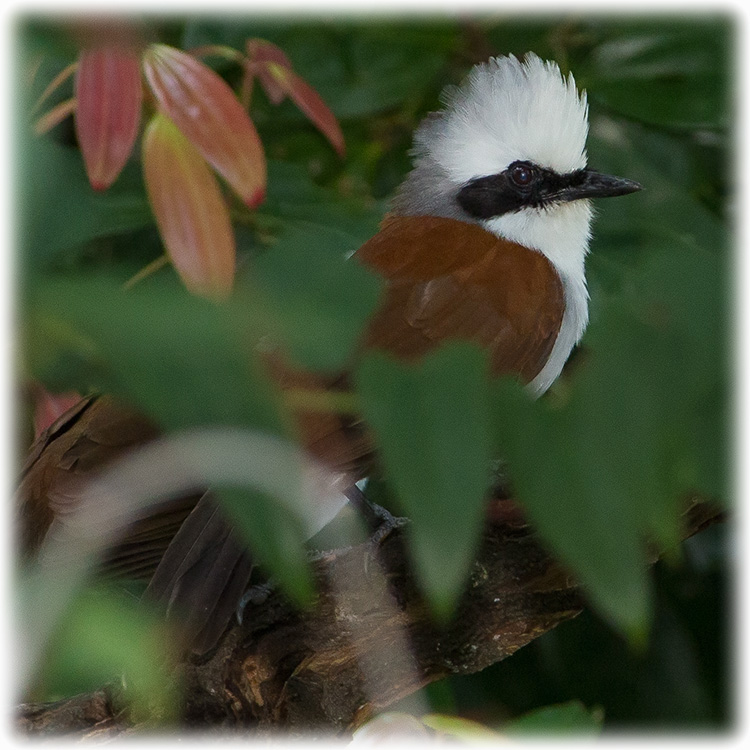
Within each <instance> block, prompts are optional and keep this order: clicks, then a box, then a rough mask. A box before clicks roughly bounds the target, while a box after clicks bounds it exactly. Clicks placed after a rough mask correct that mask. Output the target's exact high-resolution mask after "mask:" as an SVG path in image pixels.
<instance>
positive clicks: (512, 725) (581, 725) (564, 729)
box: [503, 701, 604, 737]
mask: <svg viewBox="0 0 750 750" xmlns="http://www.w3.org/2000/svg"><path fill="white" fill-rule="evenodd" d="M603 720H604V715H603V713H602V711H601V710H599V709H594V710H592V711H589V710H588V709H587V708H586V707H585V706H584V705H583V704H582V703H579V702H578V701H570V702H569V703H560V704H559V705H556V706H545V707H544V708H537V709H536V710H535V711H529V712H528V713H527V714H524V715H523V716H519V717H518V718H516V719H513V721H509V722H507V723H506V724H504V725H503V732H504V733H507V734H509V735H511V736H514V737H515V736H528V735H560V734H565V735H570V734H589V735H598V734H600V733H601V731H602V722H603Z"/></svg>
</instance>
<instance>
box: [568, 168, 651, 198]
mask: <svg viewBox="0 0 750 750" xmlns="http://www.w3.org/2000/svg"><path fill="white" fill-rule="evenodd" d="M638 190H643V185H641V184H640V183H638V182H634V181H633V180H626V179H625V178H624V177H614V176H613V175H609V174H601V173H600V172H595V171H594V170H593V169H582V170H581V171H580V172H578V173H577V174H576V177H575V179H574V180H571V182H570V183H569V184H568V185H567V186H566V187H565V188H563V190H562V191H560V194H559V196H558V200H563V201H574V200H578V199H579V198H612V197H614V196H616V195H627V194H628V193H635V192H637V191H638Z"/></svg>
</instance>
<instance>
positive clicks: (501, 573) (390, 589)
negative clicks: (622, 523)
mask: <svg viewBox="0 0 750 750" xmlns="http://www.w3.org/2000/svg"><path fill="white" fill-rule="evenodd" d="M493 516H494V517H493V521H492V522H491V523H488V525H487V528H486V530H485V533H484V537H483V540H482V546H481V550H480V552H479V555H478V557H477V561H476V562H475V563H474V565H473V567H472V570H471V575H470V578H469V582H468V585H467V589H466V592H465V595H464V597H463V599H462V601H461V603H460V606H459V608H458V610H457V612H456V614H455V616H454V618H453V619H452V621H451V622H450V623H448V624H446V625H444V626H439V625H437V624H436V623H435V621H434V619H433V618H432V617H431V615H430V612H429V611H428V609H427V607H426V605H425V602H424V600H423V599H422V597H421V596H420V594H419V592H418V590H417V588H416V586H415V583H414V579H413V577H412V576H411V574H410V572H409V570H410V566H409V561H408V558H407V554H406V552H405V548H404V544H403V536H404V531H405V528H404V527H405V525H406V524H405V522H404V523H401V524H400V525H399V527H398V528H396V529H395V530H394V531H392V532H391V533H390V534H389V535H388V536H386V538H385V539H383V540H381V541H380V542H379V543H373V542H367V543H364V544H361V545H358V546H354V547H350V548H346V549H341V550H335V551H332V552H326V553H317V554H315V555H313V559H312V565H313V569H314V573H315V577H316V580H317V583H318V590H319V596H318V598H317V601H316V604H315V607H314V608H313V609H311V610H310V611H306V612H300V611H298V610H296V609H295V608H294V607H293V606H292V605H290V604H289V603H288V601H287V600H286V599H285V598H284V596H283V595H282V594H281V593H280V592H278V591H272V592H271V593H270V594H269V595H268V597H267V598H266V599H265V601H262V602H260V603H257V604H253V605H251V609H250V610H249V611H248V612H247V615H246V617H245V619H244V622H243V624H242V625H239V624H236V623H235V624H234V625H233V626H232V627H230V629H229V630H228V632H227V633H226V635H225V636H224V638H223V639H222V641H221V643H220V644H219V647H218V648H217V650H216V651H215V652H214V653H213V654H211V655H210V656H209V658H207V659H203V660H202V661H200V662H194V661H187V662H186V663H184V664H183V665H182V666H181V667H180V670H181V675H180V677H181V679H182V680H183V681H184V685H185V692H184V704H183V706H182V712H181V727H182V726H184V727H187V726H193V727H196V726H199V727H201V728H202V729H206V728H210V727H214V728H217V729H222V730H227V729H230V728H245V729H248V728H251V729H255V730H259V731H270V730H274V729H283V730H285V731H291V732H292V733H300V734H301V733H306V732H310V731H323V732H326V733H331V732H336V733H343V732H348V731H351V730H353V729H355V728H356V727H358V726H359V725H361V724H362V723H363V722H364V721H366V720H367V719H368V718H369V717H370V716H372V715H373V714H375V713H377V712H379V711H380V710H382V709H385V708H386V707H387V706H389V705H391V704H393V703H394V702H395V701H397V700H399V699H402V698H404V697H406V696H410V695H412V694H414V693H415V692H416V691H417V690H418V689H419V688H420V687H422V686H424V685H426V684H428V683H430V682H432V681H434V680H438V679H440V678H442V677H445V676H447V675H450V674H468V673H472V672H478V671H480V670H482V669H484V668H485V667H487V666H489V665H491V664H494V663H495V662H498V661H500V660H502V659H504V658H505V657H507V656H509V655H510V654H512V653H513V652H515V651H516V650H518V649H519V648H521V647H522V646H524V645H526V644H527V643H529V642H530V641H532V640H533V639H535V638H537V637H539V636H540V635H542V634H543V633H546V632H547V631H549V630H551V629H552V628H554V627H556V626H557V625H559V624H560V623H561V622H563V621H565V620H568V619H570V618H572V617H575V616H576V615H577V614H579V613H580V612H581V610H582V608H583V607H584V599H583V595H582V593H581V591H580V589H579V588H578V586H577V585H576V582H575V580H574V579H573V578H572V577H571V576H570V575H569V574H568V572H567V571H566V570H565V569H564V568H563V567H562V566H561V565H560V564H558V563H557V562H555V560H554V559H553V558H552V557H551V556H550V555H549V554H548V553H547V551H546V550H545V549H544V548H543V547H542V545H541V544H540V543H539V540H538V538H537V537H536V535H535V534H534V533H533V531H532V530H531V529H530V527H529V526H528V525H527V524H526V523H525V522H524V520H523V518H522V517H521V515H520V513H519V512H518V509H517V506H515V505H513V504H512V503H511V502H510V501H496V503H495V505H494V513H493ZM722 517H723V513H722V512H721V511H720V510H719V509H718V508H717V507H716V506H714V505H712V504H710V503H705V502H694V503H693V504H692V505H691V506H690V508H689V510H688V511H686V513H685V515H684V537H685V538H687V537H688V536H691V535H692V534H694V533H696V532H697V531H700V530H701V529H702V528H704V527H706V526H707V525H709V524H711V523H713V522H715V521H717V520H720V519H721V518H722ZM654 559H656V558H655V556H654ZM117 703H118V702H117V699H116V693H115V692H114V691H113V690H110V689H107V688H104V689H102V690H99V691H97V692H95V693H92V694H89V695H82V696H76V697H73V698H70V699H67V700H64V701H59V702H57V703H53V704H24V705H22V706H20V707H19V708H18V712H17V716H18V718H17V728H18V729H19V731H21V732H22V733H25V734H28V735H35V736H40V735H50V734H70V733H73V734H76V735H78V736H81V737H98V736H102V735H106V736H112V735H117V734H120V733H123V732H125V733H128V734H130V733H131V732H132V731H134V730H135V729H137V727H134V726H133V725H132V724H131V723H130V722H129V721H128V719H127V714H126V713H125V712H122V711H119V712H118V709H117Z"/></svg>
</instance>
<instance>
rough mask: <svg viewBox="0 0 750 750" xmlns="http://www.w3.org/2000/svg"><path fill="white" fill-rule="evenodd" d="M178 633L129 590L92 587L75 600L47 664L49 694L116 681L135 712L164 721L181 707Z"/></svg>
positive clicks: (82, 690) (86, 689) (67, 693)
mask: <svg viewBox="0 0 750 750" xmlns="http://www.w3.org/2000/svg"><path fill="white" fill-rule="evenodd" d="M174 642H175V639H174V634H169V633H168V631H167V629H166V627H165V625H164V622H163V620H162V618H161V617H159V616H158V615H156V614H155V613H152V612H149V611H148V609H146V608H145V607H144V606H142V605H139V602H138V600H137V599H134V598H132V596H130V595H129V594H127V593H125V592H123V591H120V590H115V589H113V588H110V589H87V590H84V591H83V592H81V593H80V594H79V595H78V596H77V597H76V599H75V600H74V601H73V602H71V605H70V607H69V609H68V616H67V617H66V619H65V620H64V621H63V624H62V626H61V628H60V630H59V631H58V633H57V635H56V637H55V639H54V640H53V642H52V644H51V646H50V648H49V653H48V657H47V659H46V661H45V664H44V674H43V685H44V690H45V691H46V695H47V696H48V699H54V698H58V699H59V698H60V697H67V696H71V695H75V694H77V693H85V692H89V691H92V690H97V689H99V688H101V687H102V686H104V685H107V684H112V683H113V684H114V686H115V687H119V688H121V692H120V693H119V695H120V697H121V698H122V699H123V700H124V701H125V703H126V704H127V705H128V707H129V708H130V710H131V711H133V712H134V714H135V717H138V718H140V720H145V719H147V718H151V717H154V716H156V717H158V718H159V719H161V720H164V719H166V718H168V717H169V716H171V715H174V714H175V713H176V710H177V700H178V697H179V696H178V693H177V685H176V683H175V680H174V677H173V674H172V670H173V665H174V662H175V660H176V658H177V653H176V649H175V650H174V651H173V650H172V646H173V644H174Z"/></svg>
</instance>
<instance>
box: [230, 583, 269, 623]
mask: <svg viewBox="0 0 750 750" xmlns="http://www.w3.org/2000/svg"><path fill="white" fill-rule="evenodd" d="M275 590H276V583H275V582H274V580H273V578H269V579H268V580H267V581H266V582H265V583H258V584H255V585H254V586H251V587H250V588H249V589H248V590H247V591H246V592H245V593H244V594H243V595H242V598H241V599H240V600H239V602H238V603H237V609H236V610H235V615H236V616H237V622H238V623H239V624H240V625H242V620H243V619H244V617H245V610H246V609H247V608H248V607H259V606H260V605H261V604H265V602H266V601H267V600H268V597H269V596H271V594H272V593H273V592H274V591H275Z"/></svg>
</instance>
